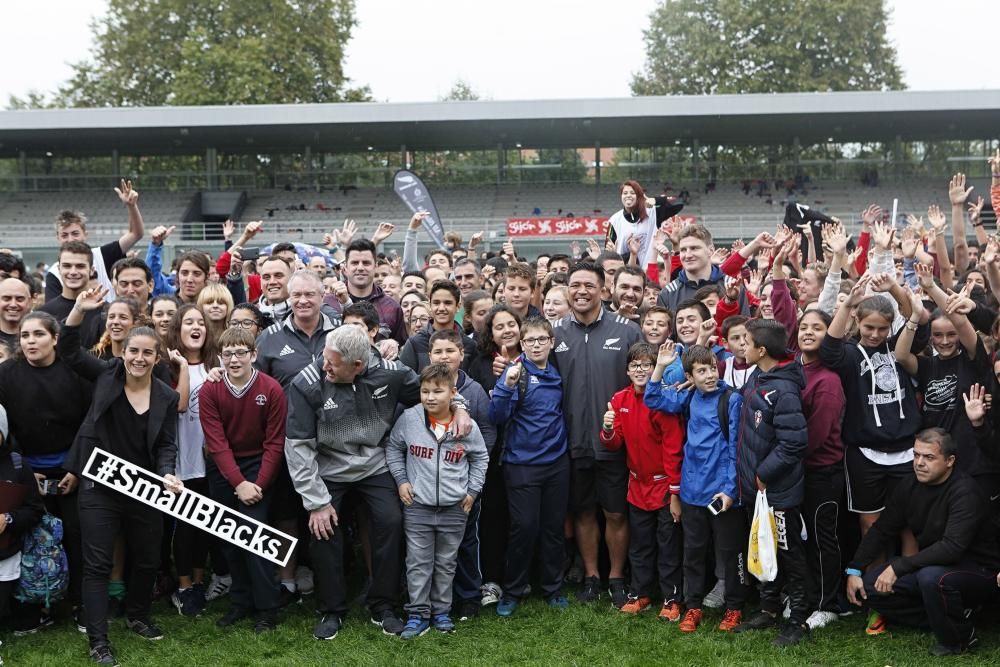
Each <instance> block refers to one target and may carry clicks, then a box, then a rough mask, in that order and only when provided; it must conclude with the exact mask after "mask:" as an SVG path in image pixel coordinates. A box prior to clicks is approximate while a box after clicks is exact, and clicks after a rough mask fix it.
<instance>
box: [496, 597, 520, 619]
mask: <svg viewBox="0 0 1000 667" xmlns="http://www.w3.org/2000/svg"><path fill="white" fill-rule="evenodd" d="M518 604H519V601H518V600H517V599H516V598H501V599H500V602H498V603H497V616H502V617H504V618H507V617H509V616H513V615H514V610H515V609H517V605H518Z"/></svg>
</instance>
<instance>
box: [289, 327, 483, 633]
mask: <svg viewBox="0 0 1000 667" xmlns="http://www.w3.org/2000/svg"><path fill="white" fill-rule="evenodd" d="M419 398H420V384H419V380H418V378H417V375H416V373H414V372H413V371H412V370H411V369H409V368H407V367H406V366H403V365H402V364H399V363H397V362H393V361H386V360H384V359H381V358H380V357H379V356H378V355H377V354H374V353H373V352H372V348H371V346H370V343H369V340H368V336H367V334H366V333H365V332H364V331H363V330H362V329H361V328H360V327H340V328H338V329H336V330H334V331H333V332H332V333H330V334H329V335H328V336H327V339H326V347H325V348H324V350H323V356H322V359H321V360H319V361H316V362H313V363H312V364H310V365H309V366H306V367H305V368H304V369H303V370H302V372H301V373H299V375H298V376H297V377H296V378H295V379H294V380H293V381H292V383H291V384H290V385H289V386H288V422H287V426H286V429H285V461H286V462H287V465H288V471H289V473H290V474H291V477H292V482H293V483H294V485H295V490H296V491H297V492H298V493H299V495H300V496H302V504H303V505H304V506H305V508H306V510H308V511H309V530H310V532H311V533H312V539H311V540H310V545H309V550H310V555H311V556H312V560H313V570H314V572H315V573H316V598H317V609H318V611H319V612H320V613H321V614H323V616H322V618H321V620H320V622H319V623H318V624H317V625H316V628H315V630H314V632H313V634H314V636H315V637H317V638H319V639H333V638H334V637H335V636H336V635H337V632H338V631H339V629H340V624H341V619H342V618H343V617H344V615H345V614H346V613H347V596H346V583H345V581H344V568H343V551H344V544H343V535H342V531H341V529H340V528H339V527H338V525H337V522H338V513H339V510H340V507H341V503H342V501H343V499H344V496H345V495H346V494H347V492H348V491H351V490H353V491H355V492H357V493H358V495H360V496H361V498H362V499H363V500H364V502H365V504H366V505H367V507H368V511H369V523H370V532H369V539H370V541H371V545H372V582H371V586H370V587H369V589H368V599H367V604H368V607H369V609H370V611H371V613H372V622H373V623H375V624H377V625H380V626H381V627H382V629H383V631H384V632H386V633H389V634H398V633H399V632H401V631H402V629H403V624H402V622H401V621H400V620H399V619H398V618H396V616H395V614H394V612H393V607H394V606H395V604H396V603H397V601H398V599H399V578H400V574H401V571H402V561H401V551H402V549H401V546H402V545H401V536H402V515H401V512H400V505H399V498H398V496H397V493H396V484H395V482H394V481H393V479H392V476H391V475H390V474H389V470H388V466H387V465H386V460H385V449H384V441H385V439H386V436H387V435H388V433H389V430H390V429H391V427H392V425H393V422H394V421H395V417H396V413H397V410H398V407H399V406H403V407H410V406H412V405H415V404H416V403H417V402H418V401H419ZM454 430H455V431H457V432H458V433H459V434H467V433H468V432H469V431H470V430H471V420H470V419H469V417H468V413H467V411H465V410H464V409H460V410H458V411H457V414H456V418H455V427H454Z"/></svg>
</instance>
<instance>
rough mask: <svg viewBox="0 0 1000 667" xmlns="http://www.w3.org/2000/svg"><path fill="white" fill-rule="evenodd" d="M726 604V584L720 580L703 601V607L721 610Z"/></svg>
mask: <svg viewBox="0 0 1000 667" xmlns="http://www.w3.org/2000/svg"><path fill="white" fill-rule="evenodd" d="M725 602H726V582H724V581H723V580H722V579H719V580H718V581H716V582H715V586H713V587H712V590H710V591H709V592H708V595H706V596H705V598H704V599H703V600H702V601H701V606H703V607H708V608H709V609H721V608H722V605H723V604H725Z"/></svg>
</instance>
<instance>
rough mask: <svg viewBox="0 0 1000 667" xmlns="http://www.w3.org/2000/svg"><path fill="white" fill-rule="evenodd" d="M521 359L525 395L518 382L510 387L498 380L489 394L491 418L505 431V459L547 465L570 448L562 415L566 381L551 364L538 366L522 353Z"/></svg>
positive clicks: (516, 463) (504, 375)
mask: <svg viewBox="0 0 1000 667" xmlns="http://www.w3.org/2000/svg"><path fill="white" fill-rule="evenodd" d="M518 360H519V361H520V362H521V364H522V369H523V372H525V373H527V374H528V382H527V383H526V385H525V390H524V393H523V395H522V393H521V390H520V386H519V383H518V384H515V385H514V386H513V387H508V386H507V383H506V382H505V381H504V379H505V378H506V377H507V373H509V372H510V369H509V368H508V369H506V370H504V374H503V375H501V376H500V378H499V379H498V380H497V382H496V385H495V386H494V387H493V394H492V396H491V397H490V420H491V421H492V422H493V423H494V424H496V425H497V426H499V425H501V424H503V425H505V428H504V431H503V455H502V456H503V459H502V460H503V462H504V463H512V464H515V465H548V464H550V463H554V462H556V461H558V460H559V459H560V458H561V457H562V456H563V455H565V454H566V451H567V448H568V442H567V434H566V420H565V419H563V383H562V378H561V376H560V375H559V371H558V370H556V368H555V366H553V365H552V364H547V365H546V366H545V368H538V366H536V365H535V364H533V363H531V362H530V361H528V360H527V359H525V358H524V355H521V356H520V357H519V358H518Z"/></svg>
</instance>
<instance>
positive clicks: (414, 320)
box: [410, 315, 431, 324]
mask: <svg viewBox="0 0 1000 667" xmlns="http://www.w3.org/2000/svg"><path fill="white" fill-rule="evenodd" d="M430 321H431V318H430V316H429V315H424V316H423V317H411V318H410V324H427V323H428V322H430Z"/></svg>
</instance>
